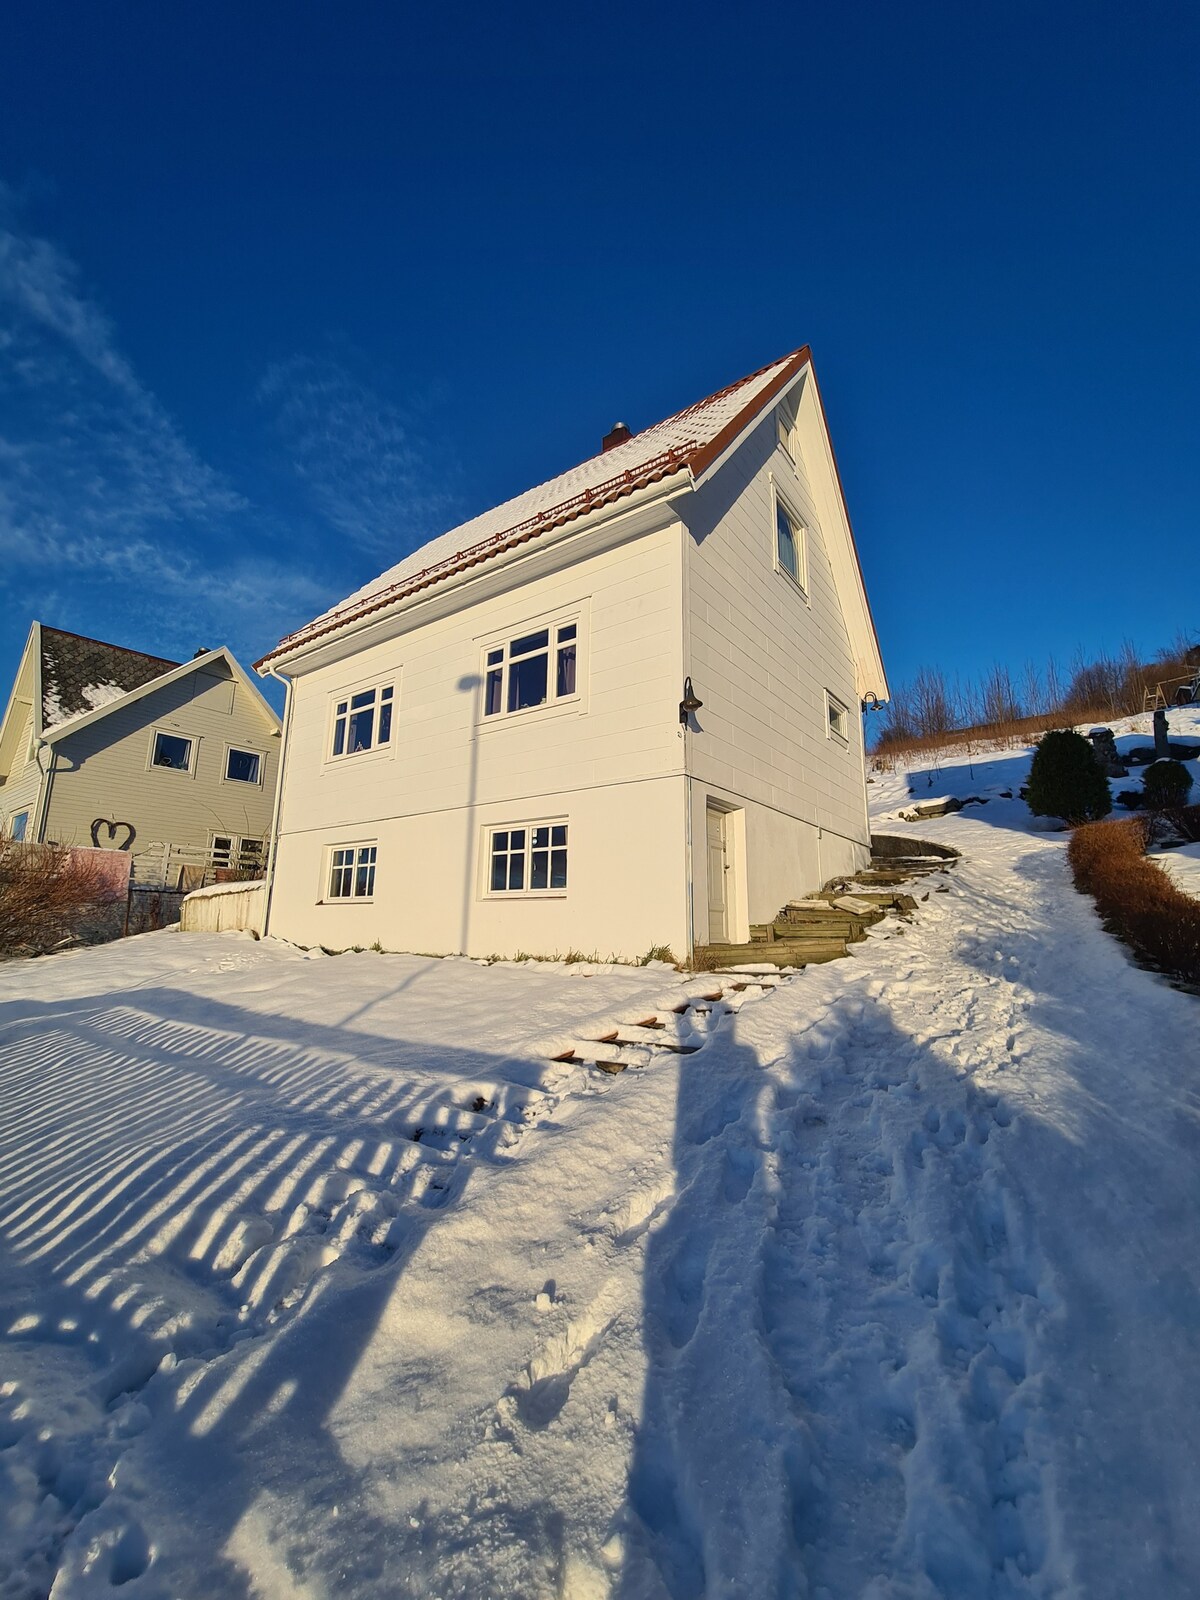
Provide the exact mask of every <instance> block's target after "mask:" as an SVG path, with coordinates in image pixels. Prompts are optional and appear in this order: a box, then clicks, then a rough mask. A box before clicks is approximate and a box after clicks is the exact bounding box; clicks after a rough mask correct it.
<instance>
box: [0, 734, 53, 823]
mask: <svg viewBox="0 0 1200 1600" xmlns="http://www.w3.org/2000/svg"><path fill="white" fill-rule="evenodd" d="M32 739H33V711H32V710H30V711H28V712H27V713H26V715H25V720H24V722H23V723H22V724H21V732H20V734H19V737H18V741H17V744H16V745H15V746H14V752H13V767H12V771H11V772H10V773H9V777H8V782H7V783H6V784H4V785H3V787H0V818H2V820H3V831H4V833H5V834H7V833H8V832H9V829H10V827H11V824H12V819H13V817H14V816H15V815H16V814H17V813H18V812H19V811H28V812H29V832H28V834H27V835H26V837H27V838H30V839H32V838H33V830H34V828H35V826H36V825H37V818H36V816H35V815H34V813H35V811H36V809H37V801H38V792H39V789H40V785H41V778H42V774H41V770H40V769H39V767H38V764H37V762H36V761H35V760H33V759H31V757H30V754H29V747H30V743H31V741H32ZM43 759H45V758H44V757H43Z"/></svg>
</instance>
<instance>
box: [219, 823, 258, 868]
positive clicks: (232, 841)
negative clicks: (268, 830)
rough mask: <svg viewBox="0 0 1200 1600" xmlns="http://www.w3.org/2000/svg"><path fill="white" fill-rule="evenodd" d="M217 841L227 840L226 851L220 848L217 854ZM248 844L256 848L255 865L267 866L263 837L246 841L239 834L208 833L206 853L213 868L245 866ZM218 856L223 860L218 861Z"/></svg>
mask: <svg viewBox="0 0 1200 1600" xmlns="http://www.w3.org/2000/svg"><path fill="white" fill-rule="evenodd" d="M218 839H228V840H229V848H228V850H226V849H224V848H222V849H221V850H220V851H219V852H218V849H217V840H218ZM248 844H256V845H257V846H258V854H257V855H256V856H255V857H254V858H253V859H254V862H255V865H257V866H262V867H265V866H266V864H267V841H266V837H265V835H260V836H259V837H258V838H256V839H248V838H246V836H245V835H244V834H240V833H221V832H216V831H214V832H212V833H210V834H209V836H208V853H209V857H210V859H211V861H212V864H213V866H214V868H216V867H242V866H245V865H247V862H246V861H245V860H244V856H245V851H246V846H247V845H248ZM218 854H220V855H221V856H222V857H223V858H224V859H223V860H220V861H219V860H218V859H217V856H218Z"/></svg>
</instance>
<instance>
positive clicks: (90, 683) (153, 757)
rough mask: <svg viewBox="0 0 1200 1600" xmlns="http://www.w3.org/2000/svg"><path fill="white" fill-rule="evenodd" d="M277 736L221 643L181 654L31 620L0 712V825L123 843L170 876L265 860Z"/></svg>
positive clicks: (174, 881)
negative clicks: (177, 657) (170, 656)
mask: <svg viewBox="0 0 1200 1600" xmlns="http://www.w3.org/2000/svg"><path fill="white" fill-rule="evenodd" d="M279 735H280V724H279V718H278V716H276V714H275V712H274V710H273V709H272V708H271V706H270V705H268V703H267V702H266V700H264V699H263V696H262V694H261V692H260V691H259V689H258V686H257V685H256V684H255V683H254V682H253V681H252V680H251V679H250V678H248V677H247V675H246V673H245V672H244V671H243V670H242V668H241V667H240V666H239V665H238V663H237V662H236V661H235V660H234V658H233V656H232V655H231V654H230V652H229V651H228V650H226V649H224V648H222V649H218V650H206V651H202V652H200V653H199V654H198V655H197V656H196V657H195V658H194V659H193V660H191V661H187V662H183V663H182V664H181V663H179V662H175V661H165V660H162V659H160V658H159V657H157V656H148V655H143V654H142V653H141V652H140V651H137V650H127V649H124V648H123V647H122V646H120V645H113V644H105V643H103V642H102V641H101V640H99V639H88V638H84V637H83V636H81V635H80V634H75V633H67V632H65V631H64V630H62V629H61V628H49V627H46V626H45V625H44V624H42V623H40V622H35V623H34V624H33V626H32V627H31V628H30V630H29V638H28V640H27V641H26V645H25V649H24V651H23V653H22V656H21V663H20V666H19V667H18V669H17V676H16V680H15V682H14V684H13V688H12V693H11V694H10V696H9V700H8V706H7V709H6V711H5V714H4V720H3V722H2V723H0V824H2V826H3V830H4V832H5V834H6V835H7V836H8V837H9V838H13V839H25V840H29V841H31V842H47V841H52V842H54V843H56V844H69V845H92V846H99V847H100V848H101V849H118V850H126V851H128V852H129V853H130V854H131V855H132V856H133V858H134V877H135V878H136V879H140V880H141V881H143V882H156V881H162V880H163V878H164V876H165V877H166V879H167V881H168V886H169V887H176V886H177V885H178V883H179V882H180V880H181V879H185V881H186V878H185V872H184V869H185V867H190V868H191V869H192V872H191V873H188V874H187V875H186V876H187V877H191V876H195V877H199V876H201V875H202V874H203V871H204V869H205V868H206V867H208V868H209V869H212V868H215V867H219V866H228V865H236V864H239V863H241V864H249V863H251V862H253V861H254V860H256V859H257V860H263V859H264V858H265V854H266V843H267V839H268V837H269V833H270V826H271V817H272V813H273V810H274V804H275V780H276V776H277V773H278V767H279V749H280V736H279Z"/></svg>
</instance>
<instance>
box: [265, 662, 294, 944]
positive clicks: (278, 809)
mask: <svg viewBox="0 0 1200 1600" xmlns="http://www.w3.org/2000/svg"><path fill="white" fill-rule="evenodd" d="M267 671H268V672H269V673H270V675H271V677H273V678H274V679H275V681H276V683H282V684H283V693H284V703H283V742H282V744H281V746H280V750H279V771H278V773H277V774H276V777H275V809H274V812H273V813H272V816H271V849H270V852H269V854H268V856H267V889H266V896H265V899H264V904H263V923H262V937H263V938H264V939H265V938H266V937H267V931H268V929H269V928H270V926H271V900H272V897H273V896H274V893H275V867H276V864H277V862H278V858H279V818H280V816H281V815H282V812H283V774H284V768H285V766H286V764H287V758H288V751H289V749H290V748H291V732H292V701H293V698H294V697H293V694H292V689H293V686H294V685H293V680H292V679H291V678H289V677H288V676H287V675H286V673H281V672H278V671H276V669H275V668H274V667H268V668H267Z"/></svg>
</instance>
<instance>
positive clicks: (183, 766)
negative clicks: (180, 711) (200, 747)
mask: <svg viewBox="0 0 1200 1600" xmlns="http://www.w3.org/2000/svg"><path fill="white" fill-rule="evenodd" d="M151 765H152V766H155V767H169V768H170V769H171V771H172V772H190V771H191V770H192V741H191V740H190V739H185V738H184V737H183V736H182V734H178V733H156V734H155V735H154V754H153V755H152V757H151Z"/></svg>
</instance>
